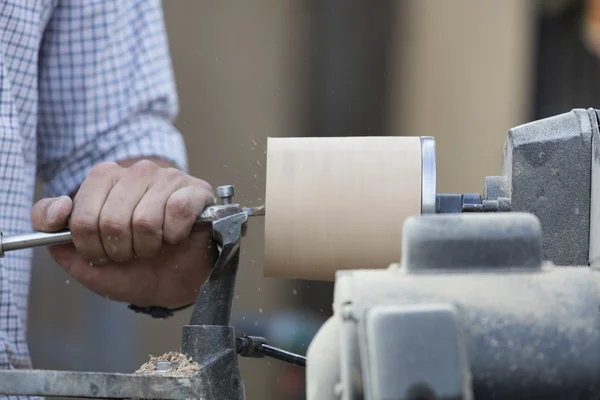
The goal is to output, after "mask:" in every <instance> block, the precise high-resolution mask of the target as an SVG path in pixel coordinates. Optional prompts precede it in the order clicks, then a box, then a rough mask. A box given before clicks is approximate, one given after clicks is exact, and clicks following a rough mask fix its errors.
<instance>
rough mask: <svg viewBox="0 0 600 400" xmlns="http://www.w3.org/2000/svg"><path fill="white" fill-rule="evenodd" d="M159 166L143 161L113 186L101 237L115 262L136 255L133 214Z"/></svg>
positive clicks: (105, 208)
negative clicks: (134, 250)
mask: <svg viewBox="0 0 600 400" xmlns="http://www.w3.org/2000/svg"><path fill="white" fill-rule="evenodd" d="M157 170H158V166H157V165H156V164H154V163H152V162H150V161H140V162H138V163H136V164H135V165H133V166H132V167H130V168H128V169H127V173H126V174H125V175H124V176H123V177H122V178H121V179H120V180H119V182H117V184H116V185H114V186H113V188H112V189H111V191H110V193H109V195H108V197H107V199H106V201H105V203H104V205H103V206H102V211H101V212H100V222H99V226H100V237H101V239H102V244H103V246H104V249H105V251H106V254H108V257H109V258H110V259H111V260H112V261H116V262H123V261H127V260H129V259H131V258H133V257H134V252H133V232H132V217H133V213H134V210H135V209H136V207H137V205H138V203H139V202H140V200H141V199H142V197H144V195H145V193H146V191H147V190H148V187H149V186H150V185H151V183H152V182H153V180H154V179H155V175H156V172H157Z"/></svg>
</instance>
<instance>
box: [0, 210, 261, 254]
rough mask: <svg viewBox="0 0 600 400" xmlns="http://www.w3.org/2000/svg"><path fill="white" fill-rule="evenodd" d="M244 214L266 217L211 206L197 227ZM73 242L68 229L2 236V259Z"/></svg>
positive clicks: (0, 249) (252, 212) (254, 211)
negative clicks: (19, 253) (12, 254)
mask: <svg viewBox="0 0 600 400" xmlns="http://www.w3.org/2000/svg"><path fill="white" fill-rule="evenodd" d="M243 212H244V213H246V214H248V216H258V215H265V207H264V206H260V207H241V206H239V205H237V204H228V205H218V206H210V207H207V208H205V209H204V211H203V212H202V214H200V216H199V217H198V219H197V220H196V225H202V224H207V223H212V222H215V221H218V220H219V219H222V218H225V217H228V216H231V215H234V214H238V213H243ZM0 235H1V233H0ZM72 240H73V239H72V236H71V231H69V230H68V229H65V230H62V231H59V232H52V233H47V232H33V233H27V234H24V235H14V236H0V257H3V256H4V253H5V252H7V251H13V250H23V249H30V248H33V247H41V246H55V245H59V244H67V243H71V242H72Z"/></svg>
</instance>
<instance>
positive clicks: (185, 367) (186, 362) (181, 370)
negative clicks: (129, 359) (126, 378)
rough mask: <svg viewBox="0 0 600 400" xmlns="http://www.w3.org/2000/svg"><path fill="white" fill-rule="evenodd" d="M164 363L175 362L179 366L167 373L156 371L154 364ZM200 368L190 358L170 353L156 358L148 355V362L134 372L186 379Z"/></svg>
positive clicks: (177, 353)
mask: <svg viewBox="0 0 600 400" xmlns="http://www.w3.org/2000/svg"><path fill="white" fill-rule="evenodd" d="M165 361H166V362H176V363H178V364H179V365H178V366H177V368H173V369H171V370H168V371H158V370H157V369H156V365H155V363H156V362H165ZM201 368H202V366H201V365H200V364H198V363H197V362H194V361H192V359H191V358H188V357H186V356H184V355H183V354H181V353H179V352H175V351H171V352H168V353H165V354H163V355H162V356H158V357H155V356H152V355H150V360H149V361H148V362H146V363H145V364H143V365H142V366H141V367H140V368H139V369H138V370H137V371H135V374H145V375H160V376H176V377H186V378H187V377H190V376H192V375H194V374H195V373H196V372H198V371H200V369H201Z"/></svg>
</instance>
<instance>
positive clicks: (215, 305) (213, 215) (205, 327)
mask: <svg viewBox="0 0 600 400" xmlns="http://www.w3.org/2000/svg"><path fill="white" fill-rule="evenodd" d="M233 195H234V187H233V186H231V185H227V186H220V187H218V188H217V196H218V197H219V199H220V202H221V204H219V205H214V206H211V207H208V208H207V209H205V210H204V212H203V213H202V215H201V216H200V217H199V219H198V220H199V223H212V228H213V237H214V240H215V242H216V243H217V244H218V247H219V257H218V259H217V261H216V263H215V266H214V268H213V271H212V274H211V276H210V278H209V279H208V280H207V281H206V283H205V284H204V285H203V287H202V289H201V290H200V294H199V296H198V299H197V301H196V304H195V305H194V310H193V312H192V316H191V319H190V323H189V325H185V326H184V327H183V334H182V341H181V353H182V354H184V355H186V356H188V357H190V358H191V359H192V360H193V361H195V362H196V363H198V364H200V365H201V366H202V367H201V369H200V370H199V371H198V372H197V373H196V374H195V375H194V376H192V377H177V376H164V375H163V376H161V375H160V374H125V373H103V372H79V371H52V370H2V371H0V394H3V395H21V396H45V397H78V398H103V399H165V400H191V399H210V400H220V399H223V400H243V399H245V389H244V382H243V380H242V378H241V375H240V371H239V365H238V358H237V357H238V354H239V355H240V356H244V357H255V358H261V357H265V356H268V357H272V358H276V359H279V360H281V361H284V362H288V363H292V364H296V365H299V366H304V365H305V358H304V357H302V356H299V355H296V354H292V353H289V352H286V351H283V350H280V349H277V348H275V347H272V346H270V345H269V343H268V341H267V340H266V339H265V338H261V337H253V336H246V335H242V336H241V337H237V338H236V336H235V331H234V328H233V327H232V326H230V325H229V323H230V314H231V308H232V305H233V296H234V290H235V281H236V275H237V270H238V266H239V260H240V243H241V239H242V237H243V236H245V232H246V226H247V222H248V217H249V216H255V215H264V207H253V208H245V207H242V206H240V205H238V204H232V198H233ZM70 241H71V234H70V232H68V231H64V232H58V233H33V234H29V235H20V236H15V237H7V238H2V241H1V242H0V256H2V255H3V254H4V252H5V251H11V250H18V249H22V248H30V247H37V246H47V245H52V244H61V243H68V242H70ZM158 367H159V368H168V367H169V366H168V364H165V363H163V364H162V365H160V366H158Z"/></svg>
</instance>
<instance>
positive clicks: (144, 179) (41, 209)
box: [32, 160, 216, 307]
mask: <svg viewBox="0 0 600 400" xmlns="http://www.w3.org/2000/svg"><path fill="white" fill-rule="evenodd" d="M213 201H214V198H213V189H212V188H211V186H210V185H209V184H208V183H206V182H205V181H203V180H200V179H196V178H194V177H191V176H189V175H186V174H184V173H183V172H181V171H179V170H177V169H174V168H163V167H161V166H159V165H157V164H156V163H154V162H152V161H149V160H141V161H138V162H136V163H134V164H132V165H130V166H127V167H123V166H120V165H118V164H116V163H102V164H98V165H97V166H95V167H94V168H93V169H92V171H91V172H90V174H89V175H88V177H87V178H86V180H85V181H84V182H83V184H82V185H81V187H80V188H79V190H78V192H77V194H76V195H75V198H74V199H73V201H71V198H69V197H67V196H63V197H59V198H52V199H43V200H40V201H39V202H38V203H36V204H35V206H34V207H33V210H32V221H33V225H34V228H35V229H36V230H39V231H43V232H54V231H57V230H60V229H63V228H65V227H66V226H67V225H68V227H69V229H70V230H71V233H72V236H73V244H68V245H60V246H53V247H50V248H49V250H50V253H51V255H52V257H53V258H54V259H55V260H56V261H57V262H58V263H59V264H60V265H61V266H62V267H63V268H65V270H66V271H67V272H68V273H69V274H70V275H71V276H72V277H73V278H74V279H76V280H78V281H79V282H81V283H82V284H83V285H85V286H86V287H88V288H89V289H90V290H92V291H94V292H96V293H98V294H99V295H101V296H104V297H107V298H109V299H112V300H116V301H122V302H127V303H131V304H135V305H137V306H142V307H144V306H163V307H178V306H183V305H186V304H189V303H192V302H194V301H195V299H196V297H197V295H198V291H199V289H200V287H201V286H202V284H203V283H204V282H205V281H206V279H207V278H208V276H209V274H210V270H211V267H212V265H213V264H214V262H215V258H216V249H215V248H214V246H211V238H212V232H211V227H210V225H207V226H206V227H205V228H202V229H200V230H199V229H194V231H193V232H192V227H193V225H194V222H195V221H196V217H197V215H198V214H200V213H201V212H202V210H203V209H204V208H205V207H206V206H208V205H210V204H212V203H213Z"/></svg>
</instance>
